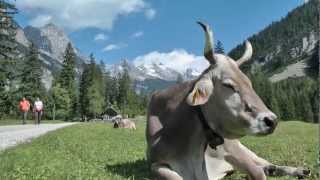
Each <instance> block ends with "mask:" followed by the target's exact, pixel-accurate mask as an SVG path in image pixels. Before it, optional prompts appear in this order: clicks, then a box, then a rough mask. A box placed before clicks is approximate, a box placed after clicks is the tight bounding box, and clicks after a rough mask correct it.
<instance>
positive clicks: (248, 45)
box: [237, 41, 252, 66]
mask: <svg viewBox="0 0 320 180" xmlns="http://www.w3.org/2000/svg"><path fill="white" fill-rule="evenodd" d="M251 57H252V46H251V43H250V42H249V41H246V50H245V52H244V54H243V55H242V56H241V58H240V59H238V60H237V64H238V66H241V65H242V64H243V63H245V62H247V61H248V60H250V58H251Z"/></svg>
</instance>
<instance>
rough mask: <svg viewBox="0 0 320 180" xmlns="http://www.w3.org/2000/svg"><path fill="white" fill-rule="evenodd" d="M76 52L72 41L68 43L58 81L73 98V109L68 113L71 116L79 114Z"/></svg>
mask: <svg viewBox="0 0 320 180" xmlns="http://www.w3.org/2000/svg"><path fill="white" fill-rule="evenodd" d="M75 63H76V54H75V52H74V50H73V47H72V45H71V43H68V45H67V48H66V50H65V54H64V60H63V65H62V70H61V72H60V75H59V78H58V83H59V84H60V86H61V88H64V89H65V90H66V91H67V92H68V94H69V97H70V99H71V104H72V106H71V111H69V112H70V114H69V115H68V117H69V118H72V117H74V116H75V115H76V114H78V96H77V88H76V69H75Z"/></svg>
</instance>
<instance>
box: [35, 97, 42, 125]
mask: <svg viewBox="0 0 320 180" xmlns="http://www.w3.org/2000/svg"><path fill="white" fill-rule="evenodd" d="M42 112H43V103H42V101H41V100H40V99H39V98H37V100H36V101H35V102H34V114H35V121H36V122H35V123H36V124H40V121H41V117H42Z"/></svg>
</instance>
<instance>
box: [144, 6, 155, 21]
mask: <svg viewBox="0 0 320 180" xmlns="http://www.w3.org/2000/svg"><path fill="white" fill-rule="evenodd" d="M156 13H157V12H156V10H154V9H147V10H146V11H145V16H146V17H147V19H150V20H151V19H153V18H154V16H155V15H156Z"/></svg>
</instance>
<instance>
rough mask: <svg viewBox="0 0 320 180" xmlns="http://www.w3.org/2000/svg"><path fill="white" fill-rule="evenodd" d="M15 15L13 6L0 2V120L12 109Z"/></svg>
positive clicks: (15, 10) (0, 0)
mask: <svg viewBox="0 0 320 180" xmlns="http://www.w3.org/2000/svg"><path fill="white" fill-rule="evenodd" d="M16 13H17V9H16V8H15V6H14V5H13V4H11V3H9V2H7V1H5V0H0V118H1V117H2V115H4V114H8V113H10V112H11V111H12V109H14V107H15V104H13V102H14V100H15V99H14V95H13V94H14V90H13V89H14V87H13V82H14V80H15V69H16V65H15V61H14V59H15V58H16V55H17V50H16V49H17V43H16V41H15V32H16V28H17V27H16V25H15V23H14V21H13V16H14V15H15V14H16Z"/></svg>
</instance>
